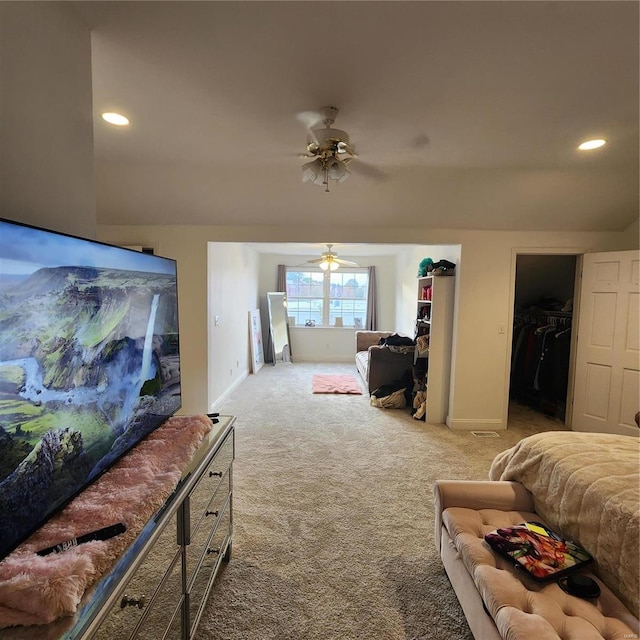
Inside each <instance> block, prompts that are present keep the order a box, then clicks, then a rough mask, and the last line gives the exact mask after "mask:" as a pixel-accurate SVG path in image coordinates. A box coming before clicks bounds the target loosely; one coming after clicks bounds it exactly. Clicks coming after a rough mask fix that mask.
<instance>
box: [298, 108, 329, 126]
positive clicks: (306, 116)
mask: <svg viewBox="0 0 640 640" xmlns="http://www.w3.org/2000/svg"><path fill="white" fill-rule="evenodd" d="M296 118H297V119H298V120H299V121H300V122H302V124H303V125H304V126H305V127H306V128H307V129H309V130H311V129H313V128H314V127H317V126H318V125H319V124H322V120H323V118H322V114H321V113H320V112H319V111H301V112H300V113H296Z"/></svg>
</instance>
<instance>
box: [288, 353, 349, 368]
mask: <svg viewBox="0 0 640 640" xmlns="http://www.w3.org/2000/svg"><path fill="white" fill-rule="evenodd" d="M293 362H294V364H295V363H296V362H309V363H313V362H318V363H323V364H324V363H326V362H336V363H340V364H344V363H345V362H352V363H353V368H354V369H355V368H356V361H355V356H346V357H338V356H328V357H326V358H322V357H318V356H308V357H305V356H299V355H298V356H297V355H295V354H294V356H293Z"/></svg>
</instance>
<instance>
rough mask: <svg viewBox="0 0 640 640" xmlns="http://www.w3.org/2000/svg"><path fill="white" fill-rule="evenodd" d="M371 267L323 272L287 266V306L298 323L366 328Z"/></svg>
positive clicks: (312, 268)
mask: <svg viewBox="0 0 640 640" xmlns="http://www.w3.org/2000/svg"><path fill="white" fill-rule="evenodd" d="M368 287H369V274H368V271H367V269H354V268H350V269H348V270H347V269H343V268H342V267H341V268H340V269H338V270H337V271H322V270H321V269H319V268H314V267H309V268H306V269H290V268H287V309H288V314H289V317H290V318H294V319H295V323H296V324H297V325H305V324H306V323H307V322H309V321H311V322H313V326H316V327H334V326H336V320H337V319H338V320H337V326H340V323H342V326H344V327H364V324H365V318H366V315H367V291H368Z"/></svg>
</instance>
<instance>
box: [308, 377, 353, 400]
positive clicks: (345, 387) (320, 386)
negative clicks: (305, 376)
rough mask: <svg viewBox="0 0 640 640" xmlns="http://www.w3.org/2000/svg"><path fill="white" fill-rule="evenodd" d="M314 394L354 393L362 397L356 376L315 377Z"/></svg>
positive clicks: (313, 382)
mask: <svg viewBox="0 0 640 640" xmlns="http://www.w3.org/2000/svg"><path fill="white" fill-rule="evenodd" d="M312 384H313V393H352V394H359V395H362V389H361V387H360V383H359V382H358V381H357V380H356V378H355V377H354V376H331V375H324V374H316V375H314V376H313V380H312Z"/></svg>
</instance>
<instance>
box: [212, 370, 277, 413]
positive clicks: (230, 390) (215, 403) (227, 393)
mask: <svg viewBox="0 0 640 640" xmlns="http://www.w3.org/2000/svg"><path fill="white" fill-rule="evenodd" d="M270 366H271V365H270ZM248 377H249V372H248V371H243V372H242V373H241V374H240V375H239V376H238V378H236V380H234V381H233V384H231V385H230V386H229V387H227V388H226V389H225V390H224V392H223V393H222V395H221V396H220V397H219V398H217V399H216V400H214V401H213V402H212V403H211V406H210V407H209V411H211V412H214V411H215V410H216V409H217V407H219V406H220V405H221V404H222V403H223V402H224V401H225V400H226V399H227V398H228V397H229V396H230V395H231V394H232V393H233V392H234V391H235V390H236V389H237V388H238V387H239V386H240V384H241V383H242V382H244V381H245V380H246V379H247V378H248Z"/></svg>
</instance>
